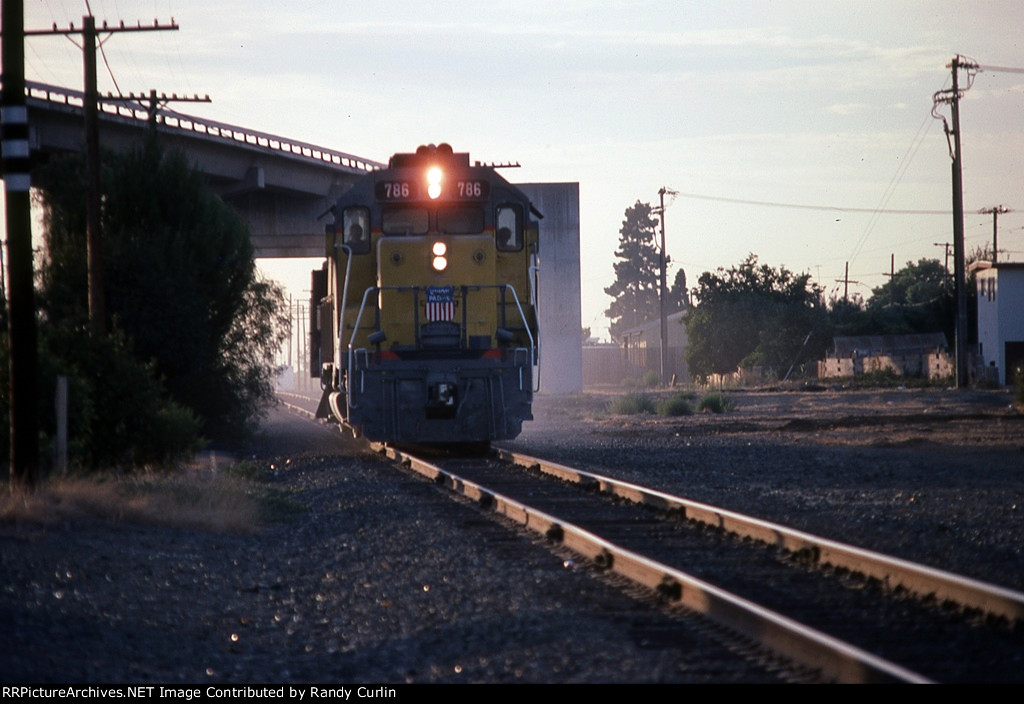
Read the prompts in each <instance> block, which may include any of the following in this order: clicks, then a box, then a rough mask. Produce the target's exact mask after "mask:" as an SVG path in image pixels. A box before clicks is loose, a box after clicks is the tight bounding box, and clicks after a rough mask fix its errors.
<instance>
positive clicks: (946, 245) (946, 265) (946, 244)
mask: <svg viewBox="0 0 1024 704" xmlns="http://www.w3.org/2000/svg"><path fill="white" fill-rule="evenodd" d="M932 246H933V247H942V248H943V249H945V250H946V260H945V263H944V264H943V267H944V268H945V269H946V278H947V279H948V278H949V248H950V247H952V246H953V243H952V242H932Z"/></svg>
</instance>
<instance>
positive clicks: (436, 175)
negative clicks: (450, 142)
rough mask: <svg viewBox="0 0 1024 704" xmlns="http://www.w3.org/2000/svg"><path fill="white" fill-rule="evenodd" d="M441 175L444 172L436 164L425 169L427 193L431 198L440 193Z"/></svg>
mask: <svg viewBox="0 0 1024 704" xmlns="http://www.w3.org/2000/svg"><path fill="white" fill-rule="evenodd" d="M443 176H444V174H443V173H442V172H441V169H440V168H438V167H436V166H434V167H432V168H431V169H430V170H429V171H427V195H428V196H430V197H431V199H434V198H437V197H438V196H439V195H441V178H442V177H443Z"/></svg>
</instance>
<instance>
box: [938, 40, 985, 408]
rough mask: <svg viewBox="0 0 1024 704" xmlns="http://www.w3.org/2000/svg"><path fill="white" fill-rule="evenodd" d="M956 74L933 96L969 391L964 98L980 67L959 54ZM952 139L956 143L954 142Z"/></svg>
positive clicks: (960, 364)
mask: <svg viewBox="0 0 1024 704" xmlns="http://www.w3.org/2000/svg"><path fill="white" fill-rule="evenodd" d="M946 68H949V69H951V70H952V72H953V87H952V88H951V89H949V90H940V91H937V92H936V93H935V94H934V95H933V96H932V104H933V105H932V116H933V117H935V118H937V119H939V118H941V119H942V123H943V126H944V127H945V131H946V142H947V143H948V145H949V155H950V157H951V158H952V161H953V163H952V175H953V277H954V278H953V291H954V295H955V296H956V388H958V389H964V388H967V381H968V376H967V281H966V278H965V269H966V267H965V264H964V261H965V257H964V188H963V165H962V162H961V151H960V98H962V97H963V93H964V91H966V90H968V89H970V87H971V81H972V80H973V77H974V72H976V71H977V70H978V64H976V63H974V62H973V61H969V60H968V59H966V58H965V57H963V56H960V55H959V54H957V55H956V56H954V57H953V59H952V61H950V62H949V64H947V66H946ZM960 69H964V70H965V71H967V78H968V83H967V88H965V89H964V90H963V91H962V90H961V89H960ZM940 103H949V105H950V109H951V112H952V120H953V126H952V128H951V127H950V126H949V124H948V123H947V122H946V118H945V117H944V116H939V115H936V114H935V111H936V110H937V109H938V106H939V104H940ZM950 138H952V141H950Z"/></svg>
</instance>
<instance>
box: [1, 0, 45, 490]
mask: <svg viewBox="0 0 1024 704" xmlns="http://www.w3.org/2000/svg"><path fill="white" fill-rule="evenodd" d="M24 27H25V11H24V6H23V3H22V0H3V28H4V37H3V45H4V46H3V79H4V92H3V106H2V108H0V119H2V122H3V178H4V196H5V197H6V199H7V201H6V203H7V206H6V213H5V221H6V224H7V280H8V284H9V285H8V288H7V295H8V300H7V302H8V306H9V307H8V318H7V320H8V323H7V325H8V333H9V335H10V337H9V341H10V375H11V378H10V420H11V427H10V433H11V435H10V438H11V456H10V459H11V468H10V476H11V488H12V489H14V488H15V487H25V488H32V487H34V486H35V484H36V481H37V480H38V478H39V420H38V417H37V415H36V404H37V394H36V384H37V381H36V370H37V367H38V359H37V354H38V353H37V351H36V334H37V333H36V302H35V289H34V288H33V272H32V215H31V207H32V206H31V202H30V201H29V187H30V186H31V177H30V176H29V171H30V168H31V163H30V153H29V139H28V108H27V107H26V106H25V35H24Z"/></svg>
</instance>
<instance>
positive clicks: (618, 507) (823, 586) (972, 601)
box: [375, 446, 1024, 682]
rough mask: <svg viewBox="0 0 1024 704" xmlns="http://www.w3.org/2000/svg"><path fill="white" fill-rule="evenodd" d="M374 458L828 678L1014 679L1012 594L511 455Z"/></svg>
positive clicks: (1020, 652)
mask: <svg viewBox="0 0 1024 704" xmlns="http://www.w3.org/2000/svg"><path fill="white" fill-rule="evenodd" d="M375 449H377V450H378V451H379V452H381V453H384V454H386V455H387V456H389V457H390V458H391V459H392V460H394V461H396V462H399V463H400V464H403V465H405V466H407V467H409V468H410V469H412V470H414V471H415V472H417V473H419V474H421V475H423V476H425V477H426V478H428V479H430V480H431V481H434V482H435V483H438V484H443V485H445V486H447V487H448V488H449V489H452V490H453V491H456V492H458V493H460V494H462V495H463V496H465V497H467V498H469V499H471V500H473V501H476V502H477V503H479V504H480V505H481V506H483V507H485V508H487V509H489V510H493V511H495V512H497V513H499V514H501V515H504V516H506V517H507V518H510V519H512V520H513V521H515V522H517V523H519V524H521V525H522V526H524V527H526V528H528V529H530V530H533V531H535V532H537V533H540V534H542V535H544V536H545V537H546V538H547V539H548V540H550V541H552V542H553V543H554V544H556V545H558V546H559V547H561V548H564V549H567V550H570V551H572V552H573V553H575V554H576V555H579V556H581V557H583V558H585V559H587V560H589V561H590V562H591V563H592V564H593V565H594V566H595V567H597V568H598V569H601V570H605V571H608V572H611V573H615V574H617V575H619V576H621V577H625V578H627V579H629V580H631V581H633V582H635V583H637V584H640V585H642V586H644V587H646V588H648V589H650V590H652V591H653V592H654V593H656V594H658V595H660V597H661V598H662V599H663V600H664V601H665V602H666V603H667V604H668V605H672V606H681V607H684V608H687V609H690V610H692V611H696V612H698V613H701V614H703V615H705V616H707V617H708V618H710V619H712V620H714V621H715V622H717V623H719V624H721V625H724V626H726V627H727V628H729V629H731V630H733V631H735V632H737V633H739V634H741V635H743V636H745V637H749V638H752V639H754V640H756V641H757V642H758V643H760V644H761V645H763V646H764V647H766V648H768V649H770V650H771V651H773V652H775V653H777V654H779V655H781V656H782V657H784V658H787V659H790V660H792V661H795V662H797V663H800V664H802V665H804V666H806V667H810V668H812V669H814V670H817V671H819V672H820V673H821V675H822V677H823V679H826V680H832V681H840V682H933V681H940V682H948V681H955V682H976V681H985V682H988V681H1010V682H1013V681H1020V680H1021V677H1022V675H1021V672H1022V670H1021V667H1022V666H1024V627H1022V626H1024V594H1022V593H1020V592H1014V591H1012V590H1008V589H1003V588H1001V587H997V586H994V585H990V584H986V583H983V582H979V581H977V580H972V579H969V578H966V577H961V576H958V575H954V574H950V573H947V572H943V571H940V570H935V569H932V568H929V567H925V566H922V565H916V564H913V563H910V562H907V561H904V560H899V559H896V558H892V557H888V556H884V555H880V554H878V553H873V552H871V551H867V550H862V549H859V548H856V547H852V546H847V545H843V544H840V543H837V542H835V541H830V540H826V539H824V538H819V537H816V536H812V535H809V534H807V533H803V532H800V531H796V530H792V529H788V528H785V527H783V526H779V525H776V524H772V523H769V522H766V521H762V520H759V519H756V518H752V517H748V516H742V515H740V514H737V513H733V512H729V511H725V510H723V509H719V508H715V507H711V506H707V505H704V504H699V503H696V502H692V501H688V500H686V499H683V498H680V497H674V496H670V495H668V494H665V493H663V492H658V491H653V490H650V489H645V488H643V487H639V486H637V485H634V484H629V483H626V482H620V481H618V480H615V479H613V478H610V477H604V476H600V475H596V474H592V473H589V472H582V471H579V470H575V469H573V468H570V467H565V466H563V465H558V464H555V463H550V462H545V461H543V460H539V459H537V458H533V457H528V456H525V455H520V454H517V453H512V452H507V451H502V450H498V451H497V457H496V458H485V459H471V460H467V459H463V458H450V457H432V458H431V459H430V460H429V461H428V460H426V459H423V458H422V457H417V456H414V455H412V454H409V453H407V452H404V451H401V450H396V449H395V448H391V447H386V446H376V447H375ZM513 468H518V470H519V471H510V470H511V469H513ZM609 498H611V499H613V500H612V501H609Z"/></svg>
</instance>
